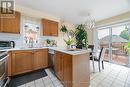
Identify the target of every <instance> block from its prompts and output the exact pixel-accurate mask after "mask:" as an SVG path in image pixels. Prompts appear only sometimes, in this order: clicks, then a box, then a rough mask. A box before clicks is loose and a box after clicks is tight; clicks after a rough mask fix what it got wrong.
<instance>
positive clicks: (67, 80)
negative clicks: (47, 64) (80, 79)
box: [63, 54, 72, 87]
mask: <svg viewBox="0 0 130 87" xmlns="http://www.w3.org/2000/svg"><path fill="white" fill-rule="evenodd" d="M63 73H64V75H63V76H64V79H63V81H64V85H65V87H72V56H71V55H68V54H63Z"/></svg>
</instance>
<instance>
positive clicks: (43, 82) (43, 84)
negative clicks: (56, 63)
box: [42, 71, 46, 87]
mask: <svg viewBox="0 0 130 87" xmlns="http://www.w3.org/2000/svg"><path fill="white" fill-rule="evenodd" d="M45 72H46V71H45ZM42 82H43V85H44V86H45V87H46V85H45V83H44V81H43V78H42Z"/></svg>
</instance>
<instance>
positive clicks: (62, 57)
mask: <svg viewBox="0 0 130 87" xmlns="http://www.w3.org/2000/svg"><path fill="white" fill-rule="evenodd" d="M54 68H55V73H56V75H57V77H58V78H59V79H60V80H61V81H62V82H63V84H64V85H65V87H72V56H71V55H68V54H65V53H62V52H58V51H56V53H55V66H54Z"/></svg>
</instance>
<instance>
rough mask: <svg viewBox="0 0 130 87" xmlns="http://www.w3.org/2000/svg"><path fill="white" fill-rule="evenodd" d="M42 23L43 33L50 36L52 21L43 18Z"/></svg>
mask: <svg viewBox="0 0 130 87" xmlns="http://www.w3.org/2000/svg"><path fill="white" fill-rule="evenodd" d="M42 25H43V35H44V36H50V34H51V33H50V31H51V29H50V21H49V20H46V19H42Z"/></svg>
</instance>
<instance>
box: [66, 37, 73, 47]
mask: <svg viewBox="0 0 130 87" xmlns="http://www.w3.org/2000/svg"><path fill="white" fill-rule="evenodd" d="M64 41H65V43H66V45H67V49H71V45H72V44H73V42H74V40H73V39H71V38H69V39H68V40H65V39H64Z"/></svg>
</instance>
